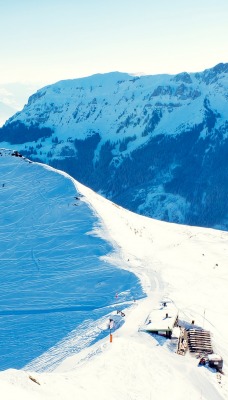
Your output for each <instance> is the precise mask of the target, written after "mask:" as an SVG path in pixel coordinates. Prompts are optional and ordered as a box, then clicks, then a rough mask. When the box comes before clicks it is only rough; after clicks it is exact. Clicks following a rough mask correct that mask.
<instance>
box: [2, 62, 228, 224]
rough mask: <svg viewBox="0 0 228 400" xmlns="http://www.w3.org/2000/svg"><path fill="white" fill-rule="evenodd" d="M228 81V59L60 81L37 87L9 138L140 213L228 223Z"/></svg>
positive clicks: (6, 133)
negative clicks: (189, 68)
mask: <svg viewBox="0 0 228 400" xmlns="http://www.w3.org/2000/svg"><path fill="white" fill-rule="evenodd" d="M227 89H228V64H218V65H216V66H215V67H214V68H211V69H207V70H205V71H203V72H199V73H191V74H190V73H186V72H183V73H180V74H178V75H154V76H140V77H139V76H131V75H128V74H125V73H119V72H113V73H108V74H97V75H93V76H91V77H87V78H80V79H74V80H66V81H60V82H57V83H56V84H53V85H50V86H47V87H44V88H42V89H40V90H38V91H37V92H36V93H35V94H34V95H32V96H31V97H30V98H29V100H28V104H26V105H25V107H24V109H23V110H22V111H21V112H18V113H16V114H15V115H14V116H13V117H12V118H10V119H9V120H8V121H7V122H6V123H5V125H4V126H3V127H2V128H1V129H0V141H1V142H2V145H4V146H10V147H11V148H14V149H16V150H18V151H19V152H20V153H21V154H22V155H24V156H25V157H28V158H30V159H32V160H35V161H40V162H45V163H47V164H50V165H51V166H53V167H55V168H58V169H61V170H64V171H66V172H68V173H69V174H70V175H72V176H73V177H74V178H76V179H77V180H78V181H80V182H81V183H83V184H85V185H86V186H89V187H91V188H92V189H93V190H95V191H97V192H99V193H101V194H102V195H104V196H105V197H107V198H109V199H111V200H113V201H114V202H115V203H117V204H119V205H121V206H123V207H125V208H127V209H129V210H132V211H134V212H137V213H139V214H142V215H146V216H150V217H153V218H156V219H160V220H164V221H170V222H176V223H181V224H188V225H196V226H203V227H213V228H217V229H224V230H227V229H228V201H227V200H228V104H227V103H228V94H227V93H228V90H227Z"/></svg>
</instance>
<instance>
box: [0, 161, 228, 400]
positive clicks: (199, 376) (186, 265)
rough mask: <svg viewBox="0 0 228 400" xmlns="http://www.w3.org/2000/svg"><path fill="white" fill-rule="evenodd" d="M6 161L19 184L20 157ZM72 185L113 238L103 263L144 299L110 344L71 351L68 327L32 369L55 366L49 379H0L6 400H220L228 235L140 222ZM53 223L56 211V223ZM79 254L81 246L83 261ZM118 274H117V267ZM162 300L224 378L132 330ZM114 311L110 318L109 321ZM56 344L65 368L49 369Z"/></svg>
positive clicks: (225, 387) (8, 374)
mask: <svg viewBox="0 0 228 400" xmlns="http://www.w3.org/2000/svg"><path fill="white" fill-rule="evenodd" d="M11 159H12V164H11V168H12V170H14V171H15V170H16V171H17V176H18V178H19V176H20V175H21V174H22V175H24V174H25V173H26V169H25V170H24V169H21V167H20V165H22V164H21V162H20V161H21V160H20V159H19V158H17V157H16V158H14V157H12V158H11ZM1 160H2V159H1V158H0V161H1ZM23 165H26V167H30V166H32V168H34V171H36V177H37V172H38V171H42V170H44V171H45V169H46V168H48V169H49V167H46V168H45V169H43V168H42V167H41V166H40V165H37V164H36V163H32V164H27V163H23ZM8 171H9V170H8ZM46 172H48V175H49V173H51V176H52V179H53V178H54V176H55V172H54V171H53V170H52V172H51V171H48V170H47V169H46ZM56 175H57V176H56V179H57V177H58V179H57V180H58V183H56V185H55V187H53V186H50V190H53V189H54V190H55V191H56V192H57V193H59V190H58V185H59V184H61V182H62V179H60V178H59V176H60V175H59V174H56ZM24 176H25V175H24ZM26 176H27V175H26ZM49 182H50V181H49ZM64 182H65V180H64ZM53 183H54V180H53ZM75 184H76V186H77V190H78V192H79V193H82V194H83V195H84V197H83V201H85V202H86V203H87V204H89V205H90V207H92V208H93V209H94V210H95V215H96V218H98V216H99V224H97V225H96V229H97V234H99V236H101V237H102V238H105V237H106V238H108V241H109V243H110V240H111V243H112V246H113V247H114V249H115V251H114V252H112V253H111V254H110V253H107V252H106V253H105V254H104V255H102V256H101V259H103V261H106V262H107V261H108V260H109V263H110V265H113V264H115V263H116V264H117V265H119V266H120V265H123V266H124V268H127V269H129V271H131V272H134V273H135V274H136V275H137V276H138V277H140V279H141V282H142V285H143V287H144V290H145V291H146V293H147V297H146V298H143V299H140V300H137V301H136V302H132V306H131V307H128V308H126V309H124V312H125V318H124V324H123V325H122V326H121V327H120V329H117V330H116V331H115V332H114V333H113V342H112V343H110V342H109V338H108V337H107V336H106V337H103V338H102V339H101V340H100V341H99V342H96V343H95V344H94V345H92V346H89V347H85V348H84V349H83V350H82V351H80V352H79V353H77V354H74V351H75V347H74V346H75V344H76V346H77V343H78V339H79V337H80V327H79V329H78V330H77V329H76V330H75V331H74V330H72V332H71V336H68V337H67V336H66V337H65V340H63V341H62V343H61V346H59V348H58V349H56V350H57V354H54V349H53V353H52V351H51V349H50V353H48V352H47V353H46V356H47V358H46V359H45V358H44V359H43V360H42V359H41V360H40V364H37V365H36V366H38V369H39V368H40V369H42V368H43V365H44V364H45V363H46V365H48V363H49V365H48V369H49V370H51V363H53V364H52V365H53V366H54V367H55V371H54V372H52V373H50V372H49V373H37V372H34V370H31V369H30V371H29V370H26V371H23V370H21V371H16V370H11V369H10V370H7V371H3V372H1V373H0V389H1V393H2V394H3V395H4V399H6V400H13V399H15V397H16V398H17V399H19V400H22V399H23V400H25V399H26V400H27V399H31V398H33V399H37V400H39V399H40V400H41V399H47V400H48V399H51V398H53V397H54V398H59V399H60V400H61V399H64V400H66V399H69V400H70V399H72V398H80V399H82V400H87V399H91V397H92V396H94V393H96V396H97V397H98V398H99V399H101V400H103V399H107V393H108V394H109V397H110V398H111V399H113V400H117V399H118V400H127V399H132V400H133V399H134V400H136V399H137V400H139V399H142V398H145V399H146V398H148V399H150V398H153V399H155V400H158V399H161V398H166V397H169V398H171V399H173V400H182V399H183V397H184V398H185V399H187V400H190V399H191V400H192V399H198V398H202V399H204V398H205V399H207V400H225V399H226V398H227V395H228V381H227V373H228V369H227V360H228V352H227V348H228V347H227V337H226V332H225V330H224V323H225V320H226V310H227V309H228V296H227V281H228V275H227V268H226V265H227V252H228V247H227V243H228V240H227V239H228V233H227V232H224V231H218V230H212V229H203V228H195V227H189V226H180V225H176V224H168V223H164V222H160V221H155V220H152V219H150V218H147V217H143V216H139V215H137V214H134V213H132V212H130V211H127V210H125V209H123V208H122V207H119V206H117V205H116V204H114V203H112V202H110V201H108V200H105V199H104V198H102V197H101V196H99V195H98V194H96V193H94V192H93V191H92V190H91V189H88V188H86V187H84V186H83V185H81V184H79V183H78V182H75ZM66 194H67V193H65V195H66ZM69 195H71V191H70V193H69ZM78 207H81V205H80V206H78ZM78 207H77V209H79V208H78ZM63 215H64V214H63ZM72 215H73V214H71V216H72ZM78 216H79V215H77V217H78ZM88 216H89V214H87V217H88ZM61 219H62V216H61V215H60V214H59V220H58V222H59V223H60V222H61ZM75 224H77V222H76V221H74V220H73V221H72V225H71V229H73V227H74V225H75ZM82 236H83V235H82ZM2 237H3V236H2ZM78 238H80V235H78ZM87 251H88V249H86V248H84V255H85V256H86V254H87ZM118 260H119V261H118ZM120 260H121V262H120ZM118 272H119V273H121V269H118ZM102 273H103V271H102ZM113 279H118V277H117V276H116V277H113ZM2 282H3V280H2ZM116 283H117V282H116V281H115V286H116ZM164 297H165V298H167V299H170V301H172V302H174V304H175V306H176V307H177V308H178V310H179V317H180V319H182V320H185V321H188V322H191V320H192V319H195V322H196V324H198V325H199V326H204V328H205V329H208V330H210V331H211V333H212V340H213V348H214V349H215V351H216V352H217V353H218V354H221V355H222V357H223V359H224V373H225V375H222V376H218V374H216V373H215V371H213V370H210V369H208V368H199V367H198V366H197V365H198V360H196V359H194V358H193V357H191V356H189V355H186V356H185V357H181V356H179V355H177V354H176V353H175V341H174V342H172V341H167V340H165V339H164V338H158V337H155V336H150V335H148V334H146V333H145V332H140V331H139V327H140V326H141V325H143V324H144V323H145V321H146V318H147V316H148V315H149V313H150V311H151V309H152V308H156V306H157V305H158V304H159V302H160V301H161V300H162V299H163V298H164ZM25 298H26V297H25ZM99 303H100V300H99ZM119 305H121V307H122V303H121V302H120V303H117V304H116V303H114V304H113V307H114V309H115V307H116V308H118V307H119ZM113 311H114V310H113V309H112V311H111V313H113V314H112V315H114V314H115V313H114V312H113ZM103 317H104V319H102V318H103ZM103 317H102V318H101V319H99V317H98V318H97V319H96V320H94V324H92V325H91V331H90V334H91V338H93V332H94V331H95V330H97V329H98V328H99V327H101V328H105V315H104V316H103ZM58 326H59V327H60V324H58ZM88 333H89V332H88ZM87 338H88V336H87V335H86V332H84V333H83V334H82V337H81V340H82V341H85V342H86V346H87V345H88V344H89V341H87ZM71 344H72V348H71V349H70V345H71ZM61 347H62V360H63V361H62V362H61V363H60V365H58V367H57V368H56V363H55V362H56V359H57V358H58V359H59V361H60V360H61ZM66 350H67V351H66ZM68 350H69V351H68ZM70 350H72V353H71V354H70ZM46 356H45V357H46ZM52 356H53V358H52ZM65 356H67V358H65ZM48 357H50V358H49V359H48ZM43 363H44V364H43ZM31 366H32V364H31ZM29 376H30V377H32V378H33V379H34V378H35V379H36V381H37V382H38V383H39V384H37V383H35V382H34V381H32V380H31V379H30V378H29Z"/></svg>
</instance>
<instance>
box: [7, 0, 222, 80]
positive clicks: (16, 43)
mask: <svg viewBox="0 0 228 400" xmlns="http://www.w3.org/2000/svg"><path fill="white" fill-rule="evenodd" d="M0 49H1V63H0V83H6V82H41V83H44V84H48V83H53V82H56V81H58V80H61V79H68V78H77V77H81V76H87V75H91V74H94V73H99V72H101V73H103V72H109V71H121V72H130V73H132V72H134V73H138V72H140V73H145V74H157V73H171V74H172V73H178V72H182V71H188V72H195V71H202V70H204V69H206V68H210V67H213V66H214V65H216V64H218V63H219V62H227V61H228V0H188V1H186V0H0Z"/></svg>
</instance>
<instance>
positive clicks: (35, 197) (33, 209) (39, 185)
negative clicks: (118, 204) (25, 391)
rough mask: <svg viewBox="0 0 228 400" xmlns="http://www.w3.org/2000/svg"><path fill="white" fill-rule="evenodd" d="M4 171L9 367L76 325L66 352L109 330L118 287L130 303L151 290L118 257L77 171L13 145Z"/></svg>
mask: <svg viewBox="0 0 228 400" xmlns="http://www.w3.org/2000/svg"><path fill="white" fill-rule="evenodd" d="M0 171H1V181H0V207H1V208H0V209H1V213H0V215H1V217H0V221H1V223H0V255H1V268H0V281H1V290H0V327H1V329H0V343H1V357H0V370H2V369H6V368H9V367H14V368H15V367H17V368H21V367H23V366H24V365H25V364H27V363H29V362H30V361H31V360H33V359H34V358H36V357H38V356H40V355H41V354H42V353H43V352H44V351H46V350H48V349H49V348H50V347H52V346H54V345H56V343H57V342H58V341H60V340H61V339H63V338H65V336H67V334H70V333H71V331H73V330H75V329H76V330H77V333H76V334H75V332H74V343H73V344H72V343H71V345H69V348H68V349H67V350H66V351H65V355H64V356H66V354H67V352H68V353H69V352H70V353H71V352H72V351H75V352H76V351H78V350H79V349H82V348H83V347H84V346H86V345H88V344H89V343H91V342H93V341H95V340H96V339H97V338H98V337H101V336H102V332H103V330H101V329H100V326H102V324H103V320H105V321H106V320H107V313H109V312H111V311H112V307H113V303H116V298H115V295H116V292H118V293H119V295H118V301H119V302H121V303H123V304H124V303H126V302H127V301H129V300H132V299H133V298H134V297H135V298H139V297H141V296H143V292H142V289H141V285H140V282H139V280H138V279H137V278H136V277H135V275H133V274H132V273H131V272H128V271H126V270H125V269H126V268H125V269H124V264H123V262H122V260H121V270H118V269H117V267H116V265H118V259H116V261H115V263H114V264H113V262H111V261H110V260H111V255H110V254H111V253H112V252H113V248H112V245H111V244H110V242H109V241H108V237H106V238H105V239H103V238H102V237H100V236H99V234H98V232H97V230H98V228H99V221H98V218H97V216H96V215H95V214H94V212H93V211H92V210H91V208H90V207H88V205H87V203H86V202H85V200H84V198H83V197H81V194H80V193H79V192H78V190H77V186H76V183H75V182H74V181H73V180H71V179H70V177H68V176H67V175H64V173H62V174H60V173H56V172H55V171H53V170H52V169H50V167H43V166H41V165H37V164H34V163H32V162H30V161H29V160H27V159H25V158H23V157H18V154H17V153H16V152H14V151H6V150H0ZM108 255H109V259H110V260H109V259H108ZM119 266H120V261H119ZM114 282H115V283H114ZM98 320H99V322H98ZM94 321H96V323H95V322H94ZM88 332H89V334H88ZM106 334H107V332H106ZM82 335H83V336H84V339H83V340H81V336H82ZM76 337H77V339H76ZM67 340H68V341H69V342H70V338H68V339H67ZM59 357H60V359H61V357H62V355H61V356H59ZM59 357H58V356H56V357H55V362H56V363H57V362H59ZM49 363H50V361H49V362H48V363H47V364H48V365H49ZM53 364H54V363H53V360H52V362H51V365H52V368H53ZM48 365H46V367H48Z"/></svg>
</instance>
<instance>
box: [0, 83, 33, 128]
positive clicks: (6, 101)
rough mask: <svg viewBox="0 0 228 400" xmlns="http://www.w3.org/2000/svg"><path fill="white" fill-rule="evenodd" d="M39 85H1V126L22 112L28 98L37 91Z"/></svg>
mask: <svg viewBox="0 0 228 400" xmlns="http://www.w3.org/2000/svg"><path fill="white" fill-rule="evenodd" d="M38 87H39V85H36V84H26V83H6V84H0V126H2V125H3V124H4V123H5V122H6V120H7V119H8V118H10V117H12V115H14V114H15V113H16V112H17V111H18V110H22V108H23V107H24V105H25V103H26V102H27V99H28V97H29V96H30V95H31V94H32V93H34V91H35V90H37V89H38Z"/></svg>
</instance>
